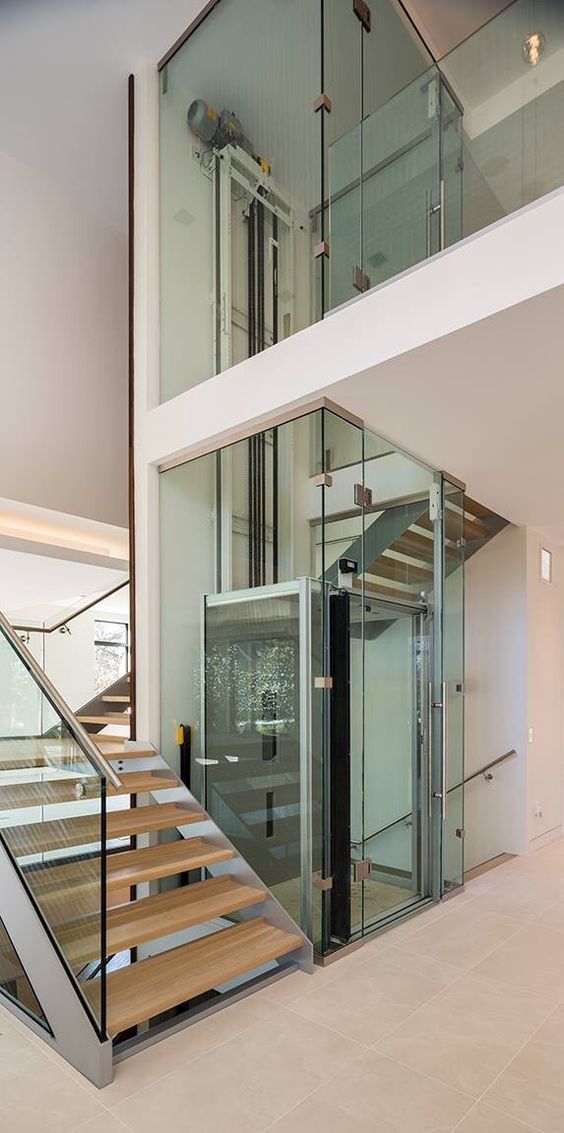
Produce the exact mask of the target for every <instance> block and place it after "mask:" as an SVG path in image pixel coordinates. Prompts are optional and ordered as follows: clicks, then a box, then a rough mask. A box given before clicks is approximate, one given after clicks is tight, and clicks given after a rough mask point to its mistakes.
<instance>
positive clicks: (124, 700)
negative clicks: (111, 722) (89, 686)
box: [102, 695, 131, 704]
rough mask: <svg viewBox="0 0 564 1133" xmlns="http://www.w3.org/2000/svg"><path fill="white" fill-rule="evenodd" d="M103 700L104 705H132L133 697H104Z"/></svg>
mask: <svg viewBox="0 0 564 1133" xmlns="http://www.w3.org/2000/svg"><path fill="white" fill-rule="evenodd" d="M102 700H103V701H104V704H130V703H131V697H130V696H129V695H125V696H115V695H110V696H103V697H102Z"/></svg>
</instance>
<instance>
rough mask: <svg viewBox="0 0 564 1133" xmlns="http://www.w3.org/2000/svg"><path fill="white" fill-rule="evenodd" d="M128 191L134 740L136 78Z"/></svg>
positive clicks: (133, 731)
mask: <svg viewBox="0 0 564 1133" xmlns="http://www.w3.org/2000/svg"><path fill="white" fill-rule="evenodd" d="M127 124H128V144H127V156H128V161H127V189H128V242H129V249H128V292H129V332H128V333H129V361H128V381H129V587H130V589H129V649H130V652H129V658H130V661H129V670H130V682H129V690H130V700H131V721H130V736H131V739H132V740H134V739H136V738H137V681H136V657H137V634H136V625H137V618H136V610H135V388H134V387H135V358H134V353H135V351H134V312H133V303H134V297H135V274H134V273H135V253H134V235H135V78H134V76H133V75H130V76H129V79H128V83H127Z"/></svg>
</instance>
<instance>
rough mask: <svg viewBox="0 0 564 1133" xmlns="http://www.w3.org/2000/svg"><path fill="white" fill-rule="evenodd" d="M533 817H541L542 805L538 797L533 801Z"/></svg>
mask: <svg viewBox="0 0 564 1133" xmlns="http://www.w3.org/2000/svg"><path fill="white" fill-rule="evenodd" d="M535 818H542V806H541V804H540V803H539V801H538V799H537V801H536V803H535Z"/></svg>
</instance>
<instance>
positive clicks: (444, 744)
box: [441, 681, 448, 822]
mask: <svg viewBox="0 0 564 1133" xmlns="http://www.w3.org/2000/svg"><path fill="white" fill-rule="evenodd" d="M442 724H443V727H442V736H441V757H442V777H443V781H442V785H441V792H442V803H441V810H442V818H443V822H446V817H447V796H448V781H447V780H448V684H447V681H443V711H442Z"/></svg>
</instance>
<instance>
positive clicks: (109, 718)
mask: <svg viewBox="0 0 564 1133" xmlns="http://www.w3.org/2000/svg"><path fill="white" fill-rule="evenodd" d="M77 720H80V723H81V724H128V725H129V723H130V722H131V715H130V713H129V712H104V713H102V714H100V715H98V716H77Z"/></svg>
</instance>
